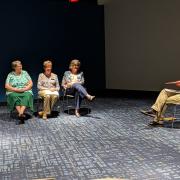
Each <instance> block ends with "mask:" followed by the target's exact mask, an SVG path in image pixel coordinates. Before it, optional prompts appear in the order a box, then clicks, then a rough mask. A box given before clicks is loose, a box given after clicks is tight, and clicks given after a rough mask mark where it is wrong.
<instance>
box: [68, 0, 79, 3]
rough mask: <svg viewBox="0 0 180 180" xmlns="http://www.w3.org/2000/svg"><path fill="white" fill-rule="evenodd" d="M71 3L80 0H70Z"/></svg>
mask: <svg viewBox="0 0 180 180" xmlns="http://www.w3.org/2000/svg"><path fill="white" fill-rule="evenodd" d="M69 2H70V3H77V2H79V0H69Z"/></svg>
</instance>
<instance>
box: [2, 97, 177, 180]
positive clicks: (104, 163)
mask: <svg viewBox="0 0 180 180" xmlns="http://www.w3.org/2000/svg"><path fill="white" fill-rule="evenodd" d="M152 102H153V101H152V100H142V99H126V98H121V99H118V98H104V99H101V98H99V99H98V98H97V99H96V101H95V102H93V103H92V104H91V106H92V107H91V109H92V112H91V114H89V115H86V116H83V117H80V118H76V117H75V116H74V115H67V114H65V113H60V114H59V116H58V117H57V118H51V119H49V120H48V121H43V120H42V119H38V118H36V117H33V118H32V119H29V120H27V121H26V123H25V124H24V125H19V126H17V125H15V122H14V121H13V120H10V118H9V112H8V110H7V109H6V107H4V106H3V107H1V108H0V180H33V179H43V178H50V179H51V178H52V179H53V178H54V179H56V180H89V179H90V180H91V179H92V180H96V179H106V178H107V179H110V178H112V179H128V180H170V179H176V180H180V130H179V129H175V128H174V129H171V128H160V127H157V128H151V127H149V126H147V124H148V123H149V121H150V117H146V116H144V115H143V114H141V113H140V112H139V110H140V109H142V108H145V109H146V108H148V107H149V106H150V105H151V104H152Z"/></svg>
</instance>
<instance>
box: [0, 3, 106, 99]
mask: <svg viewBox="0 0 180 180" xmlns="http://www.w3.org/2000/svg"><path fill="white" fill-rule="evenodd" d="M103 16H104V12H103V6H97V5H95V4H92V5H87V4H86V5H85V4H82V5H81V4H79V5H71V6H70V5H69V4H67V3H63V2H60V1H59V2H58V1H53V0H52V1H50V0H49V1H47V0H44V1H37V0H31V1H16V2H15V1H4V2H0V63H1V66H0V73H1V74H0V75H1V76H0V89H1V91H0V101H4V100H5V90H4V82H5V78H6V76H7V74H8V73H9V72H10V71H11V66H10V62H11V61H12V59H13V58H16V57H20V58H22V62H23V65H24V69H26V70H27V71H28V72H29V73H30V75H31V77H32V78H33V82H34V88H33V90H34V93H35V95H36V94H37V89H36V82H37V78H38V74H39V73H40V72H42V62H43V59H44V58H46V57H51V58H53V59H54V61H53V63H54V72H55V73H57V74H58V75H59V80H60V81H61V78H62V75H63V72H64V71H65V70H67V69H68V65H69V62H70V60H71V59H73V58H78V59H80V60H81V62H82V68H83V71H84V74H85V78H86V81H87V84H86V86H87V88H89V89H90V90H93V91H94V90H102V89H104V88H105V75H104V74H105V72H104V71H105V70H104V69H105V67H104V66H105V64H104V61H105V60H104V54H105V52H104V17H103Z"/></svg>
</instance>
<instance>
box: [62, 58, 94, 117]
mask: <svg viewBox="0 0 180 180" xmlns="http://www.w3.org/2000/svg"><path fill="white" fill-rule="evenodd" d="M83 84H84V75H83V72H80V61H79V60H77V59H75V60H72V61H71V63H70V65H69V71H66V72H65V73H64V76H63V79H62V86H63V88H64V89H69V90H70V91H75V99H76V108H75V115H76V116H77V117H80V114H79V109H80V105H81V101H82V99H83V98H87V99H88V100H90V101H92V100H93V99H94V98H95V96H91V95H90V94H88V92H87V91H86V89H85V88H84V87H83Z"/></svg>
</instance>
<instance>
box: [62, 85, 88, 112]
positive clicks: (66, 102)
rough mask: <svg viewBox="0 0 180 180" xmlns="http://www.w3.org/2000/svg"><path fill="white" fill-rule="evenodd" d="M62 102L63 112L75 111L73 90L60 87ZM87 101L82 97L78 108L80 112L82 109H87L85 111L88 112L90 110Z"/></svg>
mask: <svg viewBox="0 0 180 180" xmlns="http://www.w3.org/2000/svg"><path fill="white" fill-rule="evenodd" d="M62 96H63V99H62V102H63V105H62V107H63V112H67V114H74V112H75V108H74V106H75V101H76V99H75V91H73V89H71V88H67V89H64V88H62ZM89 106H90V105H89V102H88V100H87V99H83V101H82V104H81V108H80V114H81V110H82V109H87V113H86V114H89V113H90V112H91V110H90V107H89Z"/></svg>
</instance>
